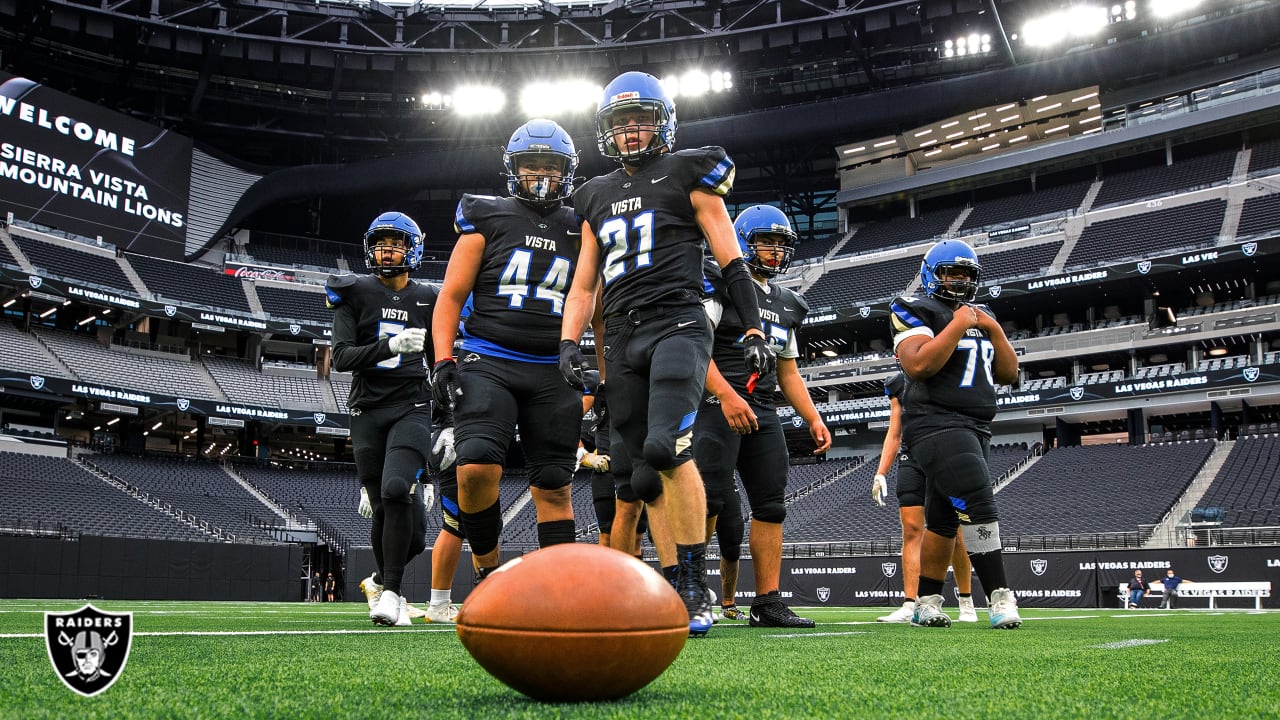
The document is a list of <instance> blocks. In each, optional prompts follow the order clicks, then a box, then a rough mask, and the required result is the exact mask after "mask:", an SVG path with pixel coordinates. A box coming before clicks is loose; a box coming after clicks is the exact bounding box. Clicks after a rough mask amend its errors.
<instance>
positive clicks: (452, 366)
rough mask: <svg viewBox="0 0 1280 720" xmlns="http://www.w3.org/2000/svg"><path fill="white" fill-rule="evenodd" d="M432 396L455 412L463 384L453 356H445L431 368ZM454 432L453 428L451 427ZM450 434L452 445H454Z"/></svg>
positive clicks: (438, 404)
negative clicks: (459, 378) (459, 379)
mask: <svg viewBox="0 0 1280 720" xmlns="http://www.w3.org/2000/svg"><path fill="white" fill-rule="evenodd" d="M431 397H432V398H433V399H434V400H435V401H436V405H437V406H439V407H441V408H444V409H445V410H447V411H449V412H453V409H454V405H455V404H456V403H457V401H458V398H460V397H462V385H461V384H460V383H459V382H458V363H457V361H455V360H454V359H453V358H445V359H443V360H441V361H439V362H437V363H436V366H435V367H434V368H432V370H431ZM450 431H451V432H452V428H450ZM452 437H453V436H452V435H450V442H449V445H450V447H452V446H453V440H452Z"/></svg>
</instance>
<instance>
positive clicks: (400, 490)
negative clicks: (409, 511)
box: [382, 468, 422, 505]
mask: <svg viewBox="0 0 1280 720" xmlns="http://www.w3.org/2000/svg"><path fill="white" fill-rule="evenodd" d="M421 478H422V468H418V470H417V472H414V473H406V472H403V471H398V472H389V473H384V475H383V478H382V501H383V502H395V503H410V502H413V500H414V498H413V494H414V493H413V491H414V489H415V486H416V485H418V484H419V483H420V482H421ZM418 504H419V505H421V504H422V501H421V500H419V501H418Z"/></svg>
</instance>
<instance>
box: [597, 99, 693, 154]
mask: <svg viewBox="0 0 1280 720" xmlns="http://www.w3.org/2000/svg"><path fill="white" fill-rule="evenodd" d="M670 120H671V118H670V117H668V113H667V108H666V105H665V104H663V103H662V102H660V101H657V100H644V99H640V100H625V101H622V102H618V103H615V104H613V105H610V106H608V107H606V108H605V109H603V110H601V111H600V112H599V113H597V114H596V128H597V131H598V132H599V135H600V144H601V148H602V149H603V153H604V155H606V156H607V157H611V158H614V159H615V160H619V161H621V162H622V163H624V164H627V165H641V164H643V163H644V162H646V161H647V160H648V159H649V158H652V157H655V156H657V155H658V154H660V153H662V152H666V151H670V150H671V147H672V145H673V138H671V137H670V136H671V135H672V134H674V133H672V132H671V130H670V127H671V122H670ZM645 132H648V133H652V135H651V136H650V138H649V141H648V143H644V144H643V145H641V144H639V143H643V138H641V137H640V134H641V133H645Z"/></svg>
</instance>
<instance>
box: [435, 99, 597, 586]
mask: <svg viewBox="0 0 1280 720" xmlns="http://www.w3.org/2000/svg"><path fill="white" fill-rule="evenodd" d="M502 159H503V164H504V166H505V167H506V172H507V190H508V194H509V197H490V196H482V195H470V194H468V195H463V196H462V200H461V201H460V202H459V203H458V210H457V214H456V216H455V218H454V227H455V229H456V230H457V231H458V233H459V235H460V236H459V238H458V243H457V245H456V246H455V247H454V250H453V254H452V256H450V258H449V266H448V268H447V269H446V271H445V277H444V285H443V287H442V288H441V290H440V302H439V305H438V307H437V309H436V313H435V317H434V318H433V321H432V322H433V325H432V327H433V339H434V343H435V351H436V354H437V356H438V357H439V358H440V359H439V360H438V361H436V364H435V369H434V383H435V386H434V390H435V394H436V400H437V402H439V403H441V404H442V405H445V406H450V407H452V408H453V413H454V421H455V423H456V424H455V426H454V428H455V440H456V443H457V446H456V447H457V453H458V470H457V472H458V509H459V512H460V518H461V521H462V532H463V534H464V535H465V536H466V538H467V540H468V541H470V543H471V551H472V560H473V561H474V563H475V567H476V572H477V575H478V577H480V578H483V577H484V576H485V575H487V574H488V573H489V572H490V571H491V570H492V569H493V568H496V567H497V566H498V563H499V547H498V539H499V535H500V534H501V532H502V509H501V508H500V507H499V504H498V481H499V480H500V479H501V477H502V463H503V461H504V459H505V458H506V455H507V449H508V448H509V447H510V445H511V442H512V441H513V440H514V439H515V436H516V424H517V423H519V426H520V435H521V438H522V440H523V445H524V452H525V458H526V459H527V461H528V466H529V484H530V486H531V487H530V494H531V495H532V496H533V502H534V506H535V508H536V510H537V530H538V544H539V546H541V547H547V546H549V545H555V544H557V543H571V542H573V541H574V523H573V505H572V504H571V502H570V490H571V482H572V480H573V471H574V468H575V465H576V463H575V451H576V449H577V447H578V427H579V423H580V421H581V419H582V391H581V389H578V390H575V389H574V388H571V387H566V386H565V383H564V381H563V380H562V379H561V378H560V374H559V372H558V371H557V369H556V363H557V360H558V353H557V343H558V341H559V333H560V318H561V316H562V314H563V312H564V306H565V290H566V289H567V288H568V286H569V281H570V278H572V277H573V267H574V262H575V260H576V259H577V256H578V244H579V236H578V225H577V222H576V220H575V218H574V214H573V210H571V209H569V208H568V207H565V206H564V204H563V201H564V199H565V198H567V197H568V196H569V193H570V192H571V191H572V189H573V181H574V177H573V174H574V171H575V170H576V169H577V164H578V155H577V151H576V150H575V149H574V146H573V140H572V139H571V138H570V137H569V134H568V133H566V132H565V131H564V130H563V129H562V128H561V127H560V126H559V125H557V124H556V123H554V122H552V121H550V120H530V121H529V122H527V123H525V124H524V125H522V126H520V127H519V128H518V129H517V130H516V131H515V133H513V134H512V136H511V140H510V141H509V142H508V143H507V147H506V152H504V153H503V158H502ZM468 296H471V297H472V304H473V307H472V310H471V314H470V315H469V316H468V317H467V319H466V322H465V332H464V333H463V340H462V350H461V357H460V358H459V360H455V359H454V358H453V356H452V353H453V341H454V338H455V337H456V336H457V334H458V321H459V318H460V316H461V312H462V306H463V303H464V301H466V299H467V297H468Z"/></svg>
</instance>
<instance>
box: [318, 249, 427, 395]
mask: <svg viewBox="0 0 1280 720" xmlns="http://www.w3.org/2000/svg"><path fill="white" fill-rule="evenodd" d="M325 293H326V295H327V302H328V304H329V307H331V308H333V363H332V366H333V369H334V370H337V371H339V372H350V373H351V395H350V396H349V398H348V400H347V406H348V407H350V408H360V409H364V408H373V407H384V406H388V405H397V404H400V403H408V402H413V403H419V404H420V403H425V402H428V401H429V400H430V398H431V384H430V380H429V379H428V372H427V369H428V368H429V367H430V366H431V364H432V363H431V358H430V357H427V356H426V355H424V354H423V353H413V354H407V355H396V354H395V353H392V352H391V347H390V341H391V337H392V336H393V335H396V334H398V333H400V332H401V331H402V330H405V329H406V328H425V329H426V330H427V340H426V347H427V348H430V347H431V312H432V311H433V310H434V309H435V306H436V297H437V296H438V295H439V294H440V288H438V287H436V286H435V285H431V284H428V283H422V282H417V281H414V280H410V281H409V284H408V285H407V286H405V288H404V289H403V290H399V291H396V290H391V289H390V288H388V287H387V286H385V285H383V284H382V282H381V281H379V280H378V278H377V277H375V276H373V275H350V274H346V275H330V276H329V279H328V281H327V282H326V283H325Z"/></svg>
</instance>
